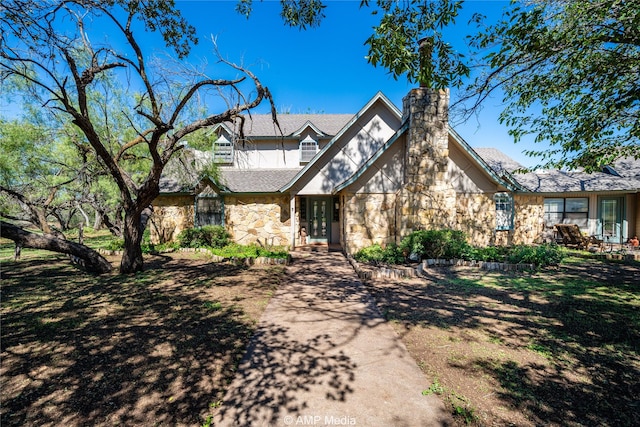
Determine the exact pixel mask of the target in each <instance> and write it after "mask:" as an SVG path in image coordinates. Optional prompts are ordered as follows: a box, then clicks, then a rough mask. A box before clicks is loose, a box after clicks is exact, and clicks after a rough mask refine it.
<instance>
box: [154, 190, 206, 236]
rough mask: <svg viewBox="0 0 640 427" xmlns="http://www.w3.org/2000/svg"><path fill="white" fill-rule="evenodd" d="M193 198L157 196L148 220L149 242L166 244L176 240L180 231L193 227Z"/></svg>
mask: <svg viewBox="0 0 640 427" xmlns="http://www.w3.org/2000/svg"><path fill="white" fill-rule="evenodd" d="M194 219H195V208H194V199H193V196H159V197H158V198H157V199H155V200H154V201H153V215H152V216H151V218H150V220H149V229H150V232H151V242H152V243H154V244H158V243H166V242H170V241H174V240H176V239H177V237H178V234H180V232H181V231H182V230H185V229H187V228H191V227H193V225H194Z"/></svg>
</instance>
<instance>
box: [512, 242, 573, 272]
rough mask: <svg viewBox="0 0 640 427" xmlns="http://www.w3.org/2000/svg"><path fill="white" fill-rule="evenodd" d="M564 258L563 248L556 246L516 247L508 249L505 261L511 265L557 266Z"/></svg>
mask: <svg viewBox="0 0 640 427" xmlns="http://www.w3.org/2000/svg"><path fill="white" fill-rule="evenodd" d="M564 257H565V250H564V248H562V247H560V246H558V245H556V244H553V243H552V244H544V245H539V246H526V245H517V246H513V247H512V248H510V249H509V254H508V255H507V261H509V262H510V263H512V264H534V265H536V266H538V267H546V266H549V265H558V264H559V263H560V262H561V261H562V260H563V259H564Z"/></svg>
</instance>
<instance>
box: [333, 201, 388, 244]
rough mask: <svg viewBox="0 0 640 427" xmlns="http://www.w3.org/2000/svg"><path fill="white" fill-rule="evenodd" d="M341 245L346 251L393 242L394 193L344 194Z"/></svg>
mask: <svg viewBox="0 0 640 427" xmlns="http://www.w3.org/2000/svg"><path fill="white" fill-rule="evenodd" d="M343 212H344V221H345V226H344V228H343V235H342V239H341V241H342V245H343V248H344V249H345V250H346V251H347V252H348V253H354V252H356V251H357V250H359V249H362V248H364V247H366V246H370V245H373V244H374V243H379V244H381V245H383V246H386V245H387V244H389V243H393V242H395V241H396V235H395V229H396V223H395V218H396V203H395V195H394V194H366V193H358V194H353V193H351V194H346V196H345V198H344V210H343Z"/></svg>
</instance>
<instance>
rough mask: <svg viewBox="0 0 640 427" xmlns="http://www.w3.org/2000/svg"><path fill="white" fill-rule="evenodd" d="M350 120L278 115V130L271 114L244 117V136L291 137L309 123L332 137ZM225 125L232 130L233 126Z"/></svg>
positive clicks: (343, 116) (348, 116)
mask: <svg viewBox="0 0 640 427" xmlns="http://www.w3.org/2000/svg"><path fill="white" fill-rule="evenodd" d="M352 118H353V114H279V115H278V123H279V124H280V129H278V126H276V124H275V123H274V122H273V117H272V116H271V114H252V115H251V116H245V121H244V134H245V136H246V137H247V138H251V137H254V138H255V137H275V136H277V137H280V136H291V135H293V134H294V133H295V132H297V131H300V130H302V128H304V127H305V126H306V125H308V124H309V123H310V124H311V125H313V126H314V127H315V128H316V129H317V130H319V131H320V132H322V133H323V134H325V135H327V136H334V135H336V134H337V133H338V132H340V131H341V130H342V128H343V127H344V126H345V125H346V124H347V123H348V122H349V120H351V119H352ZM238 123H239V121H238ZM227 125H228V126H229V127H231V128H233V125H229V124H227ZM280 130H282V132H280ZM234 131H235V130H234ZM236 133H239V132H236Z"/></svg>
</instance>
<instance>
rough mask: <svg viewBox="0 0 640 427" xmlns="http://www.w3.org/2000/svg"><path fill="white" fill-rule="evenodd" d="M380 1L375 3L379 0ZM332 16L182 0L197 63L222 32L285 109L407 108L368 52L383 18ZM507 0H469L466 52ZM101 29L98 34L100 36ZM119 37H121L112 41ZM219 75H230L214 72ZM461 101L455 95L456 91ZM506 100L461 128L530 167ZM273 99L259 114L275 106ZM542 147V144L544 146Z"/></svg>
mask: <svg viewBox="0 0 640 427" xmlns="http://www.w3.org/2000/svg"><path fill="white" fill-rule="evenodd" d="M372 2H373V1H372ZM325 3H326V4H327V8H326V9H325V15H326V18H325V19H324V20H323V22H322V24H321V25H320V27H319V28H311V29H307V30H306V31H301V30H299V29H296V28H289V27H287V26H285V25H284V24H283V22H282V19H281V18H280V2H279V1H277V0H267V1H260V0H254V11H253V13H252V16H251V17H250V19H248V20H247V19H246V18H245V17H244V16H241V15H240V14H238V13H237V12H236V11H235V5H236V1H232V0H224V1H223V0H176V6H177V7H178V8H179V9H180V10H181V12H182V14H183V16H184V17H185V18H186V19H187V21H188V22H189V23H190V24H192V25H193V26H194V27H195V28H196V30H197V34H198V38H199V39H200V43H199V44H198V46H196V48H195V49H194V50H193V51H192V54H191V55H190V57H189V58H188V60H189V61H191V62H193V63H199V62H201V61H203V60H206V61H207V62H208V63H209V64H210V65H211V68H214V67H215V61H216V57H215V55H214V54H213V48H212V42H211V38H212V37H215V38H216V40H217V44H218V48H219V50H220V52H221V53H222V55H223V56H225V57H227V58H228V59H229V60H230V61H232V62H235V63H242V65H244V66H246V67H248V68H249V69H250V70H251V71H252V72H253V73H254V74H256V75H257V76H258V77H259V78H260V80H261V82H262V83H263V84H264V85H265V86H267V87H269V89H270V91H271V93H272V95H273V97H274V101H275V105H276V107H277V109H278V110H279V111H280V112H288V113H292V114H295V113H309V112H311V113H356V112H358V111H359V110H360V109H361V108H362V107H363V106H364V105H365V104H366V103H367V101H369V100H370V99H371V98H372V97H373V96H374V95H375V94H376V93H377V92H378V91H381V92H383V93H384V94H385V95H386V96H387V97H388V98H389V99H390V100H391V101H392V102H393V103H394V104H395V105H397V106H398V107H399V108H401V106H402V98H403V96H404V95H405V94H406V93H407V92H408V91H409V90H410V89H411V87H412V86H414V85H410V84H408V83H407V82H406V79H402V78H400V79H398V80H394V79H393V78H392V77H391V76H390V75H389V74H388V73H387V72H386V70H385V69H383V68H381V67H378V68H374V67H373V66H372V65H370V64H369V63H368V62H367V60H366V58H365V56H366V55H367V48H366V46H365V45H364V42H365V40H366V39H367V38H368V37H369V36H370V35H371V33H372V27H373V26H374V25H375V24H376V22H377V21H378V20H379V18H377V17H375V16H372V15H371V14H370V10H369V9H367V8H364V9H360V7H359V6H360V1H359V0H349V1H338V0H325ZM507 5H508V2H506V1H486V0H466V2H465V5H464V6H463V10H462V13H461V15H460V17H459V18H458V20H457V24H456V27H455V28H452V29H451V30H449V31H448V33H447V38H448V39H449V41H450V42H451V43H452V44H453V45H454V46H455V47H456V48H457V49H458V50H460V51H462V52H463V53H465V51H466V45H465V41H464V36H465V35H467V34H469V33H470V32H471V31H473V28H468V27H467V22H468V20H469V18H470V17H471V15H472V14H473V13H474V12H481V13H483V14H485V15H487V16H488V18H489V19H497V17H499V16H500V15H501V11H502V9H503V8H504V7H505V6H507ZM91 31H92V32H93V33H94V34H93V35H92V37H95V38H92V40H93V41H96V40H99V39H100V38H109V34H106V35H104V34H103V35H100V34H99V33H100V32H103V33H104V31H103V30H102V29H101V28H99V27H98V26H97V25H96V26H94V28H91ZM95 33H98V34H95ZM137 37H138V38H139V41H141V43H142V45H143V49H144V51H145V52H146V53H147V54H151V53H160V52H166V51H167V49H166V48H165V47H164V46H163V45H160V44H159V43H158V36H157V34H149V33H138V34H137ZM110 42H111V43H113V42H116V43H117V41H116V40H115V39H111V40H110ZM210 76H211V77H213V78H219V77H229V76H228V75H225V76H219V75H216V74H215V73H211V74H210ZM452 99H455V93H452ZM500 104H501V102H500V99H497V98H494V99H489V100H488V101H487V102H486V103H485V104H484V109H483V110H482V112H481V113H480V115H479V116H478V117H477V118H472V119H471V120H469V121H468V122H467V123H464V124H459V125H456V126H455V129H456V131H458V133H459V134H460V135H461V136H462V137H463V138H464V139H465V140H466V141H467V142H468V143H469V144H470V145H471V146H472V147H496V148H499V149H500V150H502V151H503V152H505V153H506V154H508V155H509V156H511V157H513V158H514V159H516V160H518V161H519V162H520V163H522V164H524V165H525V166H533V165H535V163H536V162H535V160H533V159H531V158H529V157H526V156H525V155H524V154H522V152H523V150H526V149H532V148H534V147H533V146H532V144H531V143H530V142H529V143H528V142H526V141H524V142H520V143H518V144H514V143H513V140H512V138H511V137H510V136H509V135H508V133H507V129H506V127H505V126H502V125H500V124H499V123H498V114H499V113H500V111H501V106H500ZM14 107H15V105H11V103H10V104H9V105H2V103H1V102H0V112H3V113H5V114H7V113H11V112H12V110H13V108H14ZM267 111H268V105H267V103H266V102H265V103H264V104H263V105H262V106H261V107H259V108H258V110H257V112H267ZM536 148H537V147H536Z"/></svg>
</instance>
